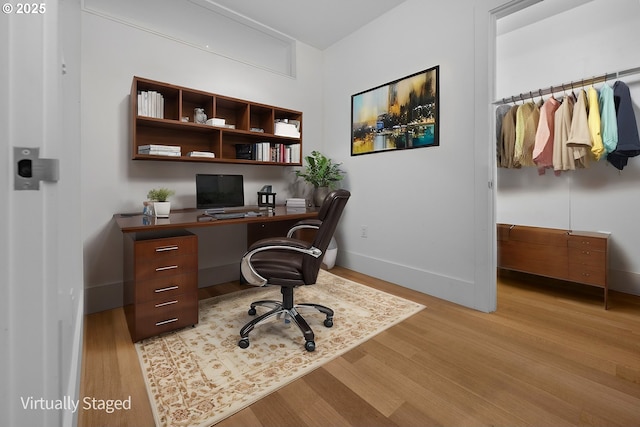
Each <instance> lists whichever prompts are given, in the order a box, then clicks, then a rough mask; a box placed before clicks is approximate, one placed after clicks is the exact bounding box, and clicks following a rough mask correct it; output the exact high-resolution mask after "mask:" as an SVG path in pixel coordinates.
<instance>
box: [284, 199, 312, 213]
mask: <svg viewBox="0 0 640 427" xmlns="http://www.w3.org/2000/svg"><path fill="white" fill-rule="evenodd" d="M285 204H286V205H287V212H288V213H292V212H306V210H307V201H306V200H305V199H296V198H292V199H287V201H286V202H285Z"/></svg>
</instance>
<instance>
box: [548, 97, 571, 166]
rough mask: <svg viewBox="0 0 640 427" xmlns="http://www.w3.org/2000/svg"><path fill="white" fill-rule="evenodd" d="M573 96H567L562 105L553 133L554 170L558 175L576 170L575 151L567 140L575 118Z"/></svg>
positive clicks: (555, 118) (558, 111)
mask: <svg viewBox="0 0 640 427" xmlns="http://www.w3.org/2000/svg"><path fill="white" fill-rule="evenodd" d="M574 103H575V101H574V99H573V96H570V95H568V96H565V97H564V98H563V99H562V105H561V106H560V108H558V110H557V111H556V113H555V117H554V131H553V170H554V172H555V173H556V175H559V174H560V172H562V171H567V170H574V169H575V168H576V166H575V162H574V157H573V149H572V148H571V147H567V140H568V139H569V134H570V133H571V119H572V118H573V106H574Z"/></svg>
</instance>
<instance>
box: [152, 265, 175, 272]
mask: <svg viewBox="0 0 640 427" xmlns="http://www.w3.org/2000/svg"><path fill="white" fill-rule="evenodd" d="M176 268H178V266H177V265H169V266H166V267H158V268H156V271H166V270H175V269H176Z"/></svg>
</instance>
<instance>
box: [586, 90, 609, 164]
mask: <svg viewBox="0 0 640 427" xmlns="http://www.w3.org/2000/svg"><path fill="white" fill-rule="evenodd" d="M587 98H588V99H589V101H588V104H589V117H588V119H587V120H588V124H589V135H590V136H591V154H593V157H594V158H595V159H596V160H600V159H601V158H602V157H603V156H604V155H605V149H604V144H603V143H602V135H601V133H600V132H601V126H602V125H601V123H600V105H599V101H598V91H597V90H596V89H595V88H594V87H593V86H591V87H590V88H589V91H588V94H587Z"/></svg>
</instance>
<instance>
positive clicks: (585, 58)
mask: <svg viewBox="0 0 640 427" xmlns="http://www.w3.org/2000/svg"><path fill="white" fill-rule="evenodd" d="M534 7H535V6H534ZM521 13H524V14H526V13H528V12H527V10H525V11H523V12H521ZM638 40H640V3H639V2H638V1H637V0H593V1H590V2H585V4H584V5H582V6H580V7H577V8H575V9H571V10H569V11H566V12H564V13H561V14H558V15H555V16H552V17H550V18H547V19H545V20H542V21H538V22H535V23H533V24H531V25H528V26H525V27H522V28H519V29H517V30H515V31H511V32H508V33H506V34H503V35H501V36H500V37H499V38H498V44H497V84H496V89H497V97H496V98H502V97H509V96H511V95H514V94H519V93H528V92H529V91H534V93H535V90H536V89H537V88H549V87H550V86H552V85H554V86H555V85H560V84H562V83H569V82H571V81H579V80H580V79H582V78H590V77H592V76H596V75H602V74H606V73H613V72H616V71H619V70H625V69H629V68H635V67H639V66H640V51H639V50H638ZM622 80H623V81H625V82H626V83H627V84H628V85H629V87H630V90H631V96H632V99H633V100H634V109H635V111H636V118H637V119H638V120H639V123H640V74H638V75H635V76H630V77H625V78H623V79H622ZM608 84H613V82H609V83H608ZM595 87H596V88H600V87H602V84H597V85H595ZM569 92H570V91H569ZM561 97H562V93H558V94H556V98H557V99H561ZM536 99H537V98H536ZM545 99H546V97H545ZM497 188H498V190H497V212H496V217H497V221H498V222H502V223H508V224H525V225H533V226H541V227H557V228H566V229H574V230H596V231H609V232H611V241H610V242H611V257H610V267H611V271H610V273H611V274H610V287H611V288H612V289H617V290H620V291H624V292H629V293H634V294H639V295H640V246H639V245H638V241H640V227H639V226H638V210H639V208H640V158H634V159H630V161H629V164H628V166H627V167H626V168H625V169H624V170H623V171H622V172H619V171H618V170H617V169H616V168H614V167H613V166H611V165H610V164H608V163H607V162H606V161H604V160H602V161H600V162H598V163H592V165H591V167H590V168H589V169H585V170H577V171H572V172H568V173H563V174H562V175H561V176H559V177H558V176H554V174H553V173H549V172H547V173H546V174H545V175H543V176H538V174H537V172H536V170H535V168H523V169H520V170H514V169H498V186H497Z"/></svg>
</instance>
